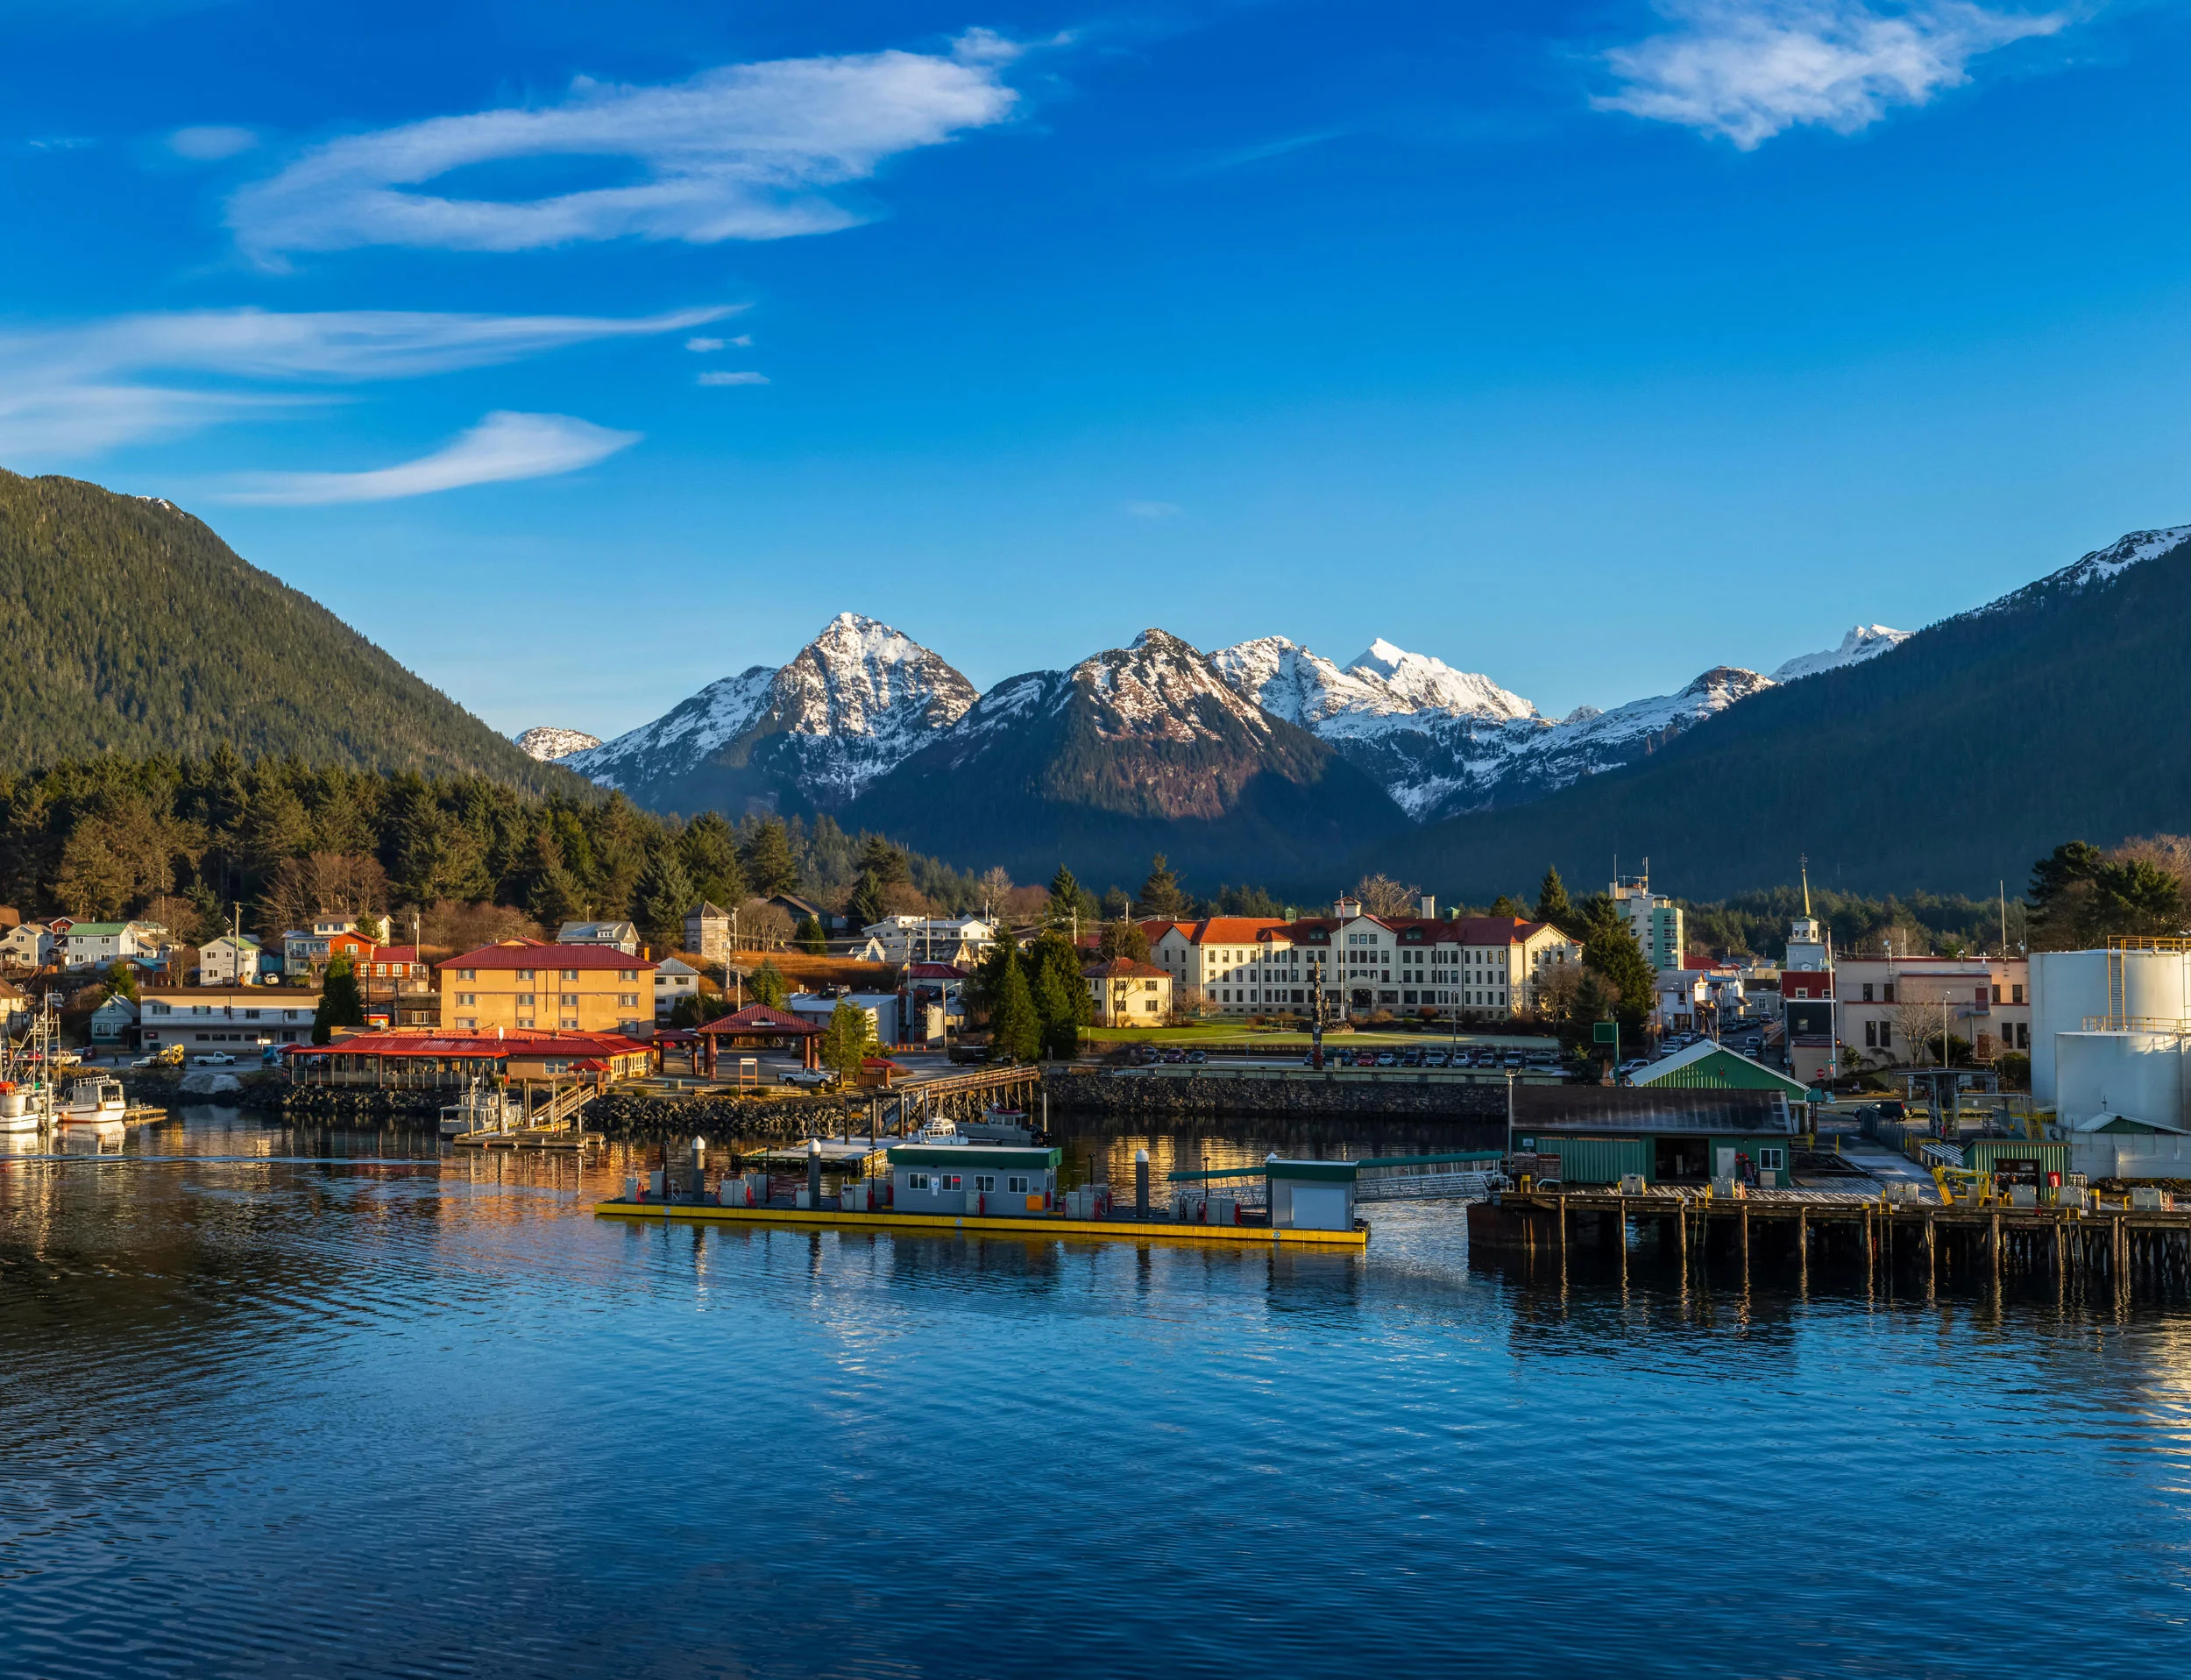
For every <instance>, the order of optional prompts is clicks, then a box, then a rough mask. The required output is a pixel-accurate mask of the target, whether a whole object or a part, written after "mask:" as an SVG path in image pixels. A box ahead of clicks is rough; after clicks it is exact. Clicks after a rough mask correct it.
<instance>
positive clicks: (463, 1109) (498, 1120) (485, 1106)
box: [441, 1079, 525, 1138]
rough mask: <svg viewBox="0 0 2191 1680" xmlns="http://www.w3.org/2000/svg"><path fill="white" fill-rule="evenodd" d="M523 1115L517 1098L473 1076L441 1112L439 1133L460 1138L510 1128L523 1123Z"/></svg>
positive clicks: (510, 1129)
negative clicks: (458, 1094) (455, 1098)
mask: <svg viewBox="0 0 2191 1680" xmlns="http://www.w3.org/2000/svg"><path fill="white" fill-rule="evenodd" d="M524 1118H525V1116H524V1110H523V1109H522V1108H521V1105H520V1103H519V1101H518V1099H517V1098H515V1097H514V1096H512V1095H509V1093H508V1092H507V1091H503V1090H500V1089H498V1088H495V1087H494V1086H492V1085H489V1084H487V1083H486V1081H484V1080H476V1079H475V1080H473V1081H472V1083H471V1084H469V1085H467V1086H465V1087H464V1092H463V1095H460V1096H458V1097H457V1100H456V1101H455V1102H452V1103H450V1105H449V1106H448V1107H447V1108H445V1109H443V1110H442V1111H441V1135H442V1136H443V1137H444V1138H462V1137H465V1136H467V1135H469V1134H470V1133H472V1132H476V1131H479V1132H484V1131H513V1130H514V1129H515V1128H516V1127H517V1126H519V1125H521V1124H523V1122H524Z"/></svg>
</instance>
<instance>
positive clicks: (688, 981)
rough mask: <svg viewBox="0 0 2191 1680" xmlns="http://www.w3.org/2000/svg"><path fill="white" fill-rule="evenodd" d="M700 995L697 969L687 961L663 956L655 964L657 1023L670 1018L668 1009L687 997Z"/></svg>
mask: <svg viewBox="0 0 2191 1680" xmlns="http://www.w3.org/2000/svg"><path fill="white" fill-rule="evenodd" d="M699 995H700V976H699V971H698V969H696V968H693V967H692V966H691V964H690V963H688V962H680V961H677V959H676V958H675V957H664V958H663V960H662V961H660V962H658V963H656V965H655V1020H656V1023H657V1024H659V1023H661V1022H663V1021H666V1020H668V1019H669V1018H670V1010H674V1009H676V1008H677V1005H678V1004H679V1003H682V1002H683V1001H684V999H685V998H688V997H698V996H699Z"/></svg>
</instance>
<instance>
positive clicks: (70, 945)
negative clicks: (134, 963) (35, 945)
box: [61, 922, 168, 968]
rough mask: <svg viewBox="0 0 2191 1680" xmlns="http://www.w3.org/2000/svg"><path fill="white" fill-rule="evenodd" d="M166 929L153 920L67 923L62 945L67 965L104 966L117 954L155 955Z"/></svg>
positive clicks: (162, 946) (160, 950) (161, 946)
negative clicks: (65, 935)
mask: <svg viewBox="0 0 2191 1680" xmlns="http://www.w3.org/2000/svg"><path fill="white" fill-rule="evenodd" d="M167 944H168V939H167V929H166V928H164V927H162V926H160V924H159V923H157V922H71V923H69V925H68V932H67V939H66V941H65V943H64V944H63V946H62V952H63V954H62V958H61V961H62V962H63V964H64V965H65V966H66V967H67V968H107V967H110V965H111V964H112V963H113V962H114V961H115V960H116V959H117V958H119V957H158V956H160V954H161V953H163V952H165V950H166V949H167Z"/></svg>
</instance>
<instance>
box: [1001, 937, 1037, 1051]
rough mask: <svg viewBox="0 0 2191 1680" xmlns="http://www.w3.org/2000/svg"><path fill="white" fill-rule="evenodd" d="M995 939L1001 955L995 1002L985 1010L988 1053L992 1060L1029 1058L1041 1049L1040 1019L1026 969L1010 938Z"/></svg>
mask: <svg viewBox="0 0 2191 1680" xmlns="http://www.w3.org/2000/svg"><path fill="white" fill-rule="evenodd" d="M996 943H997V946H998V947H999V948H1000V949H1001V950H1002V951H1003V953H1004V955H1003V963H1002V965H1001V966H1002V968H1003V973H1002V974H1001V975H999V976H998V979H997V989H996V1002H995V1003H994V1004H993V1005H992V1006H991V1008H990V1010H989V1056H990V1059H991V1060H1002V1061H1032V1060H1035V1058H1036V1057H1037V1056H1039V1055H1040V1054H1041V1053H1042V1019H1041V1017H1040V1016H1039V1015H1038V1014H1037V1013H1036V1011H1035V1001H1034V994H1033V991H1032V989H1031V988H1030V987H1029V986H1028V984H1027V971H1026V969H1025V968H1023V967H1022V966H1021V964H1020V962H1019V960H1018V953H1016V952H1014V951H1013V950H1012V948H1011V941H1010V939H999V940H998V941H997V942H996Z"/></svg>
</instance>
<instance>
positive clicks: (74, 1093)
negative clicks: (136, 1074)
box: [53, 1075, 130, 1138]
mask: <svg viewBox="0 0 2191 1680" xmlns="http://www.w3.org/2000/svg"><path fill="white" fill-rule="evenodd" d="M129 1112H130V1103H129V1099H128V1098H127V1097H126V1096H124V1095H122V1081H120V1080H118V1079H104V1078H100V1077H98V1076H96V1075H94V1076H93V1077H91V1078H89V1079H79V1080H72V1081H70V1082H69V1086H68V1095H67V1096H65V1097H64V1098H62V1099H61V1102H60V1107H59V1108H58V1109H55V1111H54V1115H53V1118H54V1120H55V1121H56V1123H57V1124H59V1125H60V1129H61V1130H62V1131H73V1132H77V1133H87V1132H88V1133H91V1134H94V1135H96V1136H98V1137H102V1138H119V1137H120V1136H121V1135H122V1133H123V1131H124V1127H125V1126H126V1124H127V1123H128V1120H129Z"/></svg>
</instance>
